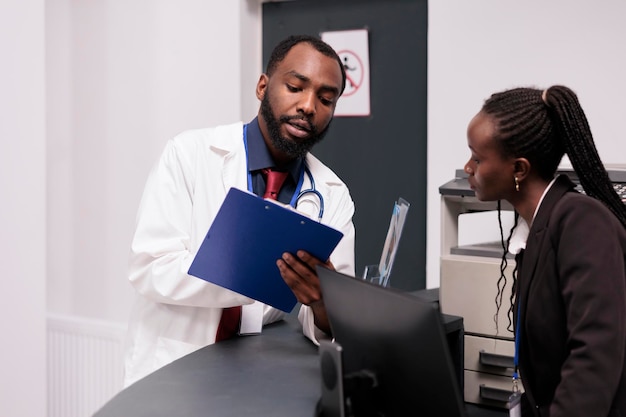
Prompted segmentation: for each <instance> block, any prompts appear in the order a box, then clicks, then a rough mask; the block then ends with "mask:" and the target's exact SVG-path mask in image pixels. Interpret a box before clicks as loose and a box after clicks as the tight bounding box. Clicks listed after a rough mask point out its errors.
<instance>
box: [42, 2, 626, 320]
mask: <svg viewBox="0 0 626 417" xmlns="http://www.w3.org/2000/svg"><path fill="white" fill-rule="evenodd" d="M260 1H261V0H239V1H218V0H180V1H176V2H172V1H167V0H132V1H126V2H119V1H113V0H100V1H97V2H86V1H80V0H55V1H48V2H47V16H46V24H47V29H46V35H47V37H46V47H47V48H48V58H47V65H48V79H47V82H48V88H49V97H48V120H49V130H48V156H47V161H48V165H49V168H48V187H49V194H50V196H51V197H50V199H49V200H48V227H49V237H48V255H49V260H50V261H49V267H48V275H49V277H48V288H49V290H48V302H49V309H50V310H51V311H54V312H59V313H70V314H76V315H84V316H91V317H96V318H102V319H106V320H113V321H125V320H126V318H127V316H128V310H129V308H130V303H131V301H132V295H133V294H132V290H131V289H130V287H129V285H128V284H127V282H126V261H127V253H128V246H129V243H130V239H131V233H132V230H133V227H134V215H135V210H136V208H137V204H138V202H139V198H140V194H141V190H142V188H143V184H144V181H145V179H146V175H147V173H148V170H149V168H150V166H151V165H152V163H153V162H154V161H155V159H156V158H157V156H158V154H159V153H160V151H161V149H162V148H163V145H164V142H165V141H166V140H167V139H168V138H170V137H171V136H172V135H174V134H176V133H178V132H179V131H181V130H183V129H187V128H193V127H200V126H208V125H213V124H216V123H222V122H229V121H233V120H248V119H249V118H250V117H252V116H253V115H254V114H255V113H256V109H257V105H258V103H257V101H256V98H255V97H254V85H255V84H256V81H257V79H258V75H259V73H260V71H261V50H260V47H261V38H260V36H261V35H260V17H259V7H260ZM429 9H430V11H429V45H428V49H429V63H428V65H429V69H428V70H429V82H428V90H429V98H428V106H429V114H428V152H429V155H428V157H429V158H428V159H429V167H428V180H429V187H428V225H429V226H428V245H427V250H428V265H427V268H428V274H427V283H428V287H436V286H438V285H439V260H438V257H439V245H440V241H439V192H438V187H439V186H440V185H441V184H443V183H445V182H446V181H448V180H449V179H451V178H452V176H453V175H454V171H455V169H457V168H461V167H462V166H463V164H464V163H465V161H466V159H467V157H468V156H469V153H468V151H467V149H466V142H465V128H466V125H467V122H468V121H469V120H470V118H471V117H472V116H473V115H474V114H475V113H476V112H477V111H478V110H479V108H480V106H481V104H482V101H483V100H484V99H485V98H486V97H487V96H488V95H489V94H491V93H492V92H495V91H498V90H501V89H504V88H509V87H513V86H518V85H535V84H536V85H537V86H539V87H545V86H548V85H550V84H554V83H563V84H566V85H569V86H571V87H572V88H573V89H574V90H576V91H577V92H578V93H579V96H580V99H581V102H582V104H583V106H584V108H585V109H586V111H587V114H588V116H589V121H590V123H591V126H592V129H593V131H594V133H595V135H596V140H597V144H598V148H599V152H600V155H601V156H602V157H603V158H604V159H605V162H613V163H619V162H622V163H623V162H626V156H625V155H626V149H625V148H626V142H625V141H624V140H622V138H621V136H622V131H621V129H620V127H621V126H620V125H619V123H620V122H621V120H622V118H623V106H621V104H620V103H621V102H620V100H619V99H620V98H621V97H623V96H624V95H625V93H626V81H625V80H624V77H623V75H622V74H624V73H626V68H625V67H626V56H625V54H626V48H623V45H620V43H623V40H624V39H626V27H624V26H623V25H620V21H621V20H623V19H622V17H623V16H625V15H626V2H624V1H623V0H602V1H598V2H590V1H587V0H552V1H550V2H545V1H542V0H527V1H524V2H514V1H502V0H471V1H470V0H437V1H431V2H430V4H429Z"/></svg>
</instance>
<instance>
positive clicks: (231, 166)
mask: <svg viewBox="0 0 626 417" xmlns="http://www.w3.org/2000/svg"><path fill="white" fill-rule="evenodd" d="M243 129H244V125H243V123H236V124H233V125H228V126H220V127H219V128H217V129H216V130H215V132H214V135H215V140H214V141H212V145H211V150H212V151H213V152H215V153H216V154H217V155H219V158H218V160H220V161H221V163H222V167H221V172H222V188H223V192H224V196H225V195H226V193H227V192H228V190H230V188H231V187H235V188H238V189H241V190H247V189H248V170H247V166H248V164H247V157H246V150H245V146H244V142H243Z"/></svg>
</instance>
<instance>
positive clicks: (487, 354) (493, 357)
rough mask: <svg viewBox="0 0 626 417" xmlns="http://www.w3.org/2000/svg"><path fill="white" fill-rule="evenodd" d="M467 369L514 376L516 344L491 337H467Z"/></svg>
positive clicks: (509, 376) (465, 357)
mask: <svg viewBox="0 0 626 417" xmlns="http://www.w3.org/2000/svg"><path fill="white" fill-rule="evenodd" d="M464 344H465V356H464V359H465V369H468V370H472V371H479V372H486V373H490V374H496V375H503V376H507V377H508V378H511V377H512V376H513V356H514V355H515V342H513V341H512V340H501V339H494V338H490V337H480V336H471V335H465V339H464Z"/></svg>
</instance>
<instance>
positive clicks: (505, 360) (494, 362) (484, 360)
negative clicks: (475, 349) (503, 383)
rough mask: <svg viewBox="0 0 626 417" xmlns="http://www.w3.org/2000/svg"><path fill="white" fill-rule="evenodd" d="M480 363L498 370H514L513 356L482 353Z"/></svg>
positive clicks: (482, 351)
mask: <svg viewBox="0 0 626 417" xmlns="http://www.w3.org/2000/svg"><path fill="white" fill-rule="evenodd" d="M479 362H480V364H481V365H488V366H497V367H498V368H513V366H514V362H513V357H512V356H506V355H498V354H496V353H489V352H485V351H484V350H481V351H480V355H479Z"/></svg>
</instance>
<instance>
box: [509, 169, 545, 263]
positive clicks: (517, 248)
mask: <svg viewBox="0 0 626 417" xmlns="http://www.w3.org/2000/svg"><path fill="white" fill-rule="evenodd" d="M554 181H556V178H553V179H552V181H550V184H548V186H547V187H546V189H545V190H543V194H541V198H540V199H539V203H538V204H537V207H535V212H534V213H533V220H534V219H535V216H537V213H538V212H539V207H540V206H541V203H542V202H543V198H544V197H545V196H546V194H547V193H548V190H550V188H552V185H554ZM531 224H532V223H531ZM529 233H530V226H529V224H528V223H527V222H526V220H524V219H523V218H522V217H521V216H520V217H519V219H517V226H515V229H514V230H513V233H511V239H510V240H509V253H511V254H513V255H517V254H518V253H520V252H521V251H522V249H526V241H527V240H528V234H529Z"/></svg>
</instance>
